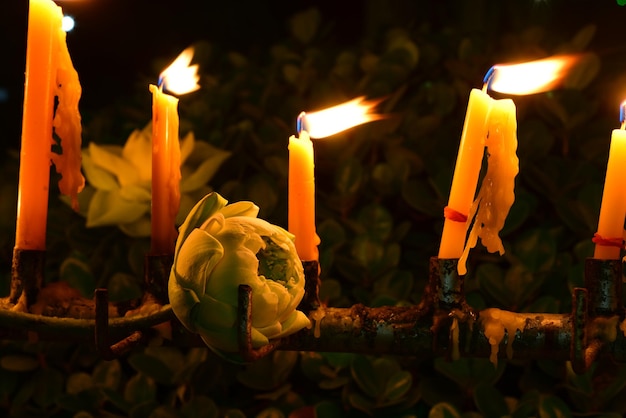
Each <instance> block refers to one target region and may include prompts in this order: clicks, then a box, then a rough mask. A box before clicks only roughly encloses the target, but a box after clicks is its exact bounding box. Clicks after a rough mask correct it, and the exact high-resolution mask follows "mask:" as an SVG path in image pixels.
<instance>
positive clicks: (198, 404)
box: [181, 395, 219, 418]
mask: <svg viewBox="0 0 626 418" xmlns="http://www.w3.org/2000/svg"><path fill="white" fill-rule="evenodd" d="M181 413H182V415H183V417H184V418H219V409H218V407H217V405H216V404H215V402H214V401H213V399H211V398H207V397H206V396H202V395H200V396H195V397H194V398H192V399H190V400H189V402H187V403H185V404H184V405H183V406H182V408H181Z"/></svg>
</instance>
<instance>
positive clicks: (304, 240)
mask: <svg viewBox="0 0 626 418" xmlns="http://www.w3.org/2000/svg"><path fill="white" fill-rule="evenodd" d="M313 167H314V163H313V143H312V142H311V139H310V138H309V134H308V133H307V131H301V132H300V136H299V137H295V136H293V135H292V136H291V137H290V138H289V204H288V206H289V221H288V223H289V227H288V228H289V232H291V233H292V234H294V235H295V237H296V238H295V245H296V250H297V251H298V256H299V257H300V259H301V260H302V261H317V260H318V249H317V246H318V245H319V243H320V239H319V237H318V236H317V233H316V231H315V178H314V170H313Z"/></svg>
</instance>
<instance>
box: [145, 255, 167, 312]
mask: <svg viewBox="0 0 626 418" xmlns="http://www.w3.org/2000/svg"><path fill="white" fill-rule="evenodd" d="M173 263H174V255H173V254H160V255H153V254H147V255H146V257H145V259H144V284H145V286H146V289H145V290H146V292H148V293H150V294H151V295H153V296H154V298H155V299H156V300H157V302H159V303H160V304H163V305H165V304H168V303H169V296H168V294H167V282H168V280H169V278H170V270H171V269H172V264H173Z"/></svg>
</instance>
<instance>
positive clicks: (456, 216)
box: [443, 206, 467, 223]
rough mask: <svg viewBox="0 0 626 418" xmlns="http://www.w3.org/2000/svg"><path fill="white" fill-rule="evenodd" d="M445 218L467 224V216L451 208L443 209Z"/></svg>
mask: <svg viewBox="0 0 626 418" xmlns="http://www.w3.org/2000/svg"><path fill="white" fill-rule="evenodd" d="M443 217H444V218H446V219H449V220H451V221H452V222H463V223H465V222H467V215H463V214H462V213H461V212H457V211H456V210H454V209H452V208H451V207H449V206H446V207H445V208H443Z"/></svg>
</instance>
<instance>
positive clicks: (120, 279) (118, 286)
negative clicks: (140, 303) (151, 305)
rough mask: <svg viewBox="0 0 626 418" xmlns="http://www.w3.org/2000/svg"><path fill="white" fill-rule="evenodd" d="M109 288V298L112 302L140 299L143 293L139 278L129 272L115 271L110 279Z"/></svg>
mask: <svg viewBox="0 0 626 418" xmlns="http://www.w3.org/2000/svg"><path fill="white" fill-rule="evenodd" d="M108 289H109V300H110V301H112V302H121V301H126V300H131V299H139V298H141V296H142V295H143V291H142V290H141V287H140V286H139V284H138V283H137V278H136V277H135V276H132V275H130V274H127V273H121V272H118V273H115V274H114V275H113V277H111V278H110V279H109V284H108Z"/></svg>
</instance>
